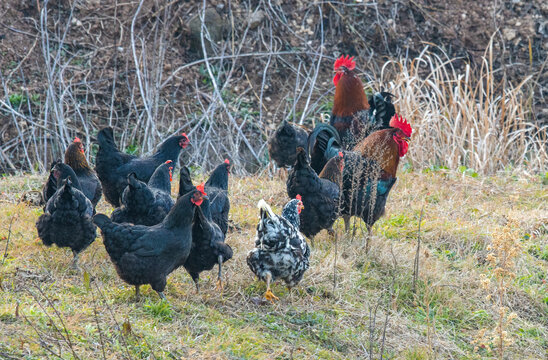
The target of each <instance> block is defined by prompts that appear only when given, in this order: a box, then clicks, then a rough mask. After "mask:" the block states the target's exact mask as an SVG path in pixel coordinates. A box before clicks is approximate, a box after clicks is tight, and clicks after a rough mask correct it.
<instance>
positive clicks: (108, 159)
mask: <svg viewBox="0 0 548 360" xmlns="http://www.w3.org/2000/svg"><path fill="white" fill-rule="evenodd" d="M97 142H98V143H99V150H98V151H97V156H96V158H95V163H96V167H95V171H96V172H97V175H98V176H99V180H101V184H102V186H103V193H104V195H105V199H106V200H107V201H108V202H109V203H110V204H112V206H114V207H118V206H120V196H121V194H122V192H123V191H124V188H125V187H126V185H127V176H128V175H129V174H131V173H135V177H136V178H137V179H138V180H141V181H143V182H145V183H146V182H148V180H149V179H150V177H151V176H152V173H153V172H154V170H156V168H157V167H158V166H160V165H161V164H163V163H165V162H166V161H167V160H171V161H173V163H175V164H176V163H177V161H178V158H179V153H180V152H181V149H184V148H186V147H187V146H188V144H189V140H188V137H187V136H186V134H184V133H183V134H181V135H177V136H171V137H169V138H168V139H167V140H165V141H164V142H163V143H162V144H160V146H159V147H158V150H157V151H156V153H155V154H154V155H152V156H148V157H136V156H134V155H129V154H125V153H123V152H121V151H120V150H118V147H117V146H116V144H115V142H114V135H113V132H112V128H110V127H107V128H104V129H101V131H99V134H97Z"/></svg>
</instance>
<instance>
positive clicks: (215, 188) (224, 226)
mask: <svg viewBox="0 0 548 360" xmlns="http://www.w3.org/2000/svg"><path fill="white" fill-rule="evenodd" d="M228 174H230V161H229V160H228V159H226V160H225V162H224V163H223V164H221V165H219V166H217V167H216V168H215V170H213V173H211V175H210V176H209V179H208V180H207V182H206V183H205V191H206V193H207V194H208V197H209V201H210V208H211V218H212V219H213V221H214V222H215V224H217V225H219V228H220V229H221V231H222V232H223V234H224V235H226V232H227V230H228V212H229V211H230V200H229V199H228Z"/></svg>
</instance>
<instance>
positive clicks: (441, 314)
mask: <svg viewBox="0 0 548 360" xmlns="http://www.w3.org/2000/svg"><path fill="white" fill-rule="evenodd" d="M42 181H43V178H42V177H38V176H31V177H29V176H26V177H5V178H2V180H1V183H0V191H1V193H2V195H1V197H0V201H1V203H2V206H1V209H0V219H2V222H3V223H4V224H7V223H8V222H9V221H10V219H13V227H12V232H11V235H9V236H10V243H9V246H8V252H7V258H6V260H5V262H4V264H3V265H2V266H1V268H0V270H1V272H0V279H1V290H0V293H1V294H2V295H1V299H0V330H1V331H0V357H1V356H7V354H10V355H11V356H12V357H14V358H23V357H26V358H28V359H38V358H46V357H52V358H56V357H58V356H59V357H60V358H63V359H68V358H71V359H72V358H80V359H87V358H103V357H104V358H107V359H120V358H128V359H133V358H151V359H164V358H165V359H169V358H204V359H248V358H249V359H251V358H253V359H274V358H279V359H289V358H302V359H304V358H308V359H312V358H314V359H317V358H324V359H349V358H356V359H358V358H369V351H370V349H372V350H373V353H374V356H373V357H372V358H379V355H380V351H381V347H382V332H383V328H384V325H385V321H386V319H387V318H388V323H387V325H386V339H385V344H384V358H394V359H430V358H486V357H489V356H490V355H489V354H488V353H487V352H486V351H484V350H483V349H479V350H478V352H474V345H473V344H472V341H473V340H474V339H475V338H476V335H477V332H478V330H480V329H482V328H486V327H490V328H493V327H494V326H495V324H496V321H497V319H498V313H497V312H496V309H495V308H493V306H492V305H491V304H490V303H489V302H486V301H485V292H484V290H483V288H482V286H481V281H480V279H481V278H480V276H481V275H482V274H487V275H488V274H490V271H491V269H490V264H489V262H488V261H487V260H486V256H487V246H488V245H489V244H490V243H491V234H492V233H493V232H494V231H495V230H496V229H498V228H500V227H501V226H502V225H504V224H505V223H506V221H507V219H512V220H513V221H515V222H516V224H517V228H518V229H519V234H520V237H521V238H520V243H521V245H522V249H523V250H522V251H521V252H520V254H519V256H518V257H517V258H516V270H515V273H516V277H515V279H514V280H513V281H511V282H510V283H509V284H507V289H508V291H507V303H506V306H507V307H508V309H509V312H515V313H516V314H517V318H515V319H513V321H512V323H511V324H509V326H508V328H507V329H506V330H507V331H508V332H509V333H510V334H511V335H512V337H513V339H514V343H513V344H511V345H509V347H508V348H507V349H505V353H506V354H507V356H509V357H510V358H531V359H533V358H535V359H537V358H542V356H543V354H545V352H546V349H547V347H548V343H547V342H546V340H545V339H546V338H547V336H548V324H547V323H546V318H547V317H546V316H547V308H546V297H547V294H546V290H547V289H546V284H545V283H543V281H545V276H546V274H545V269H546V264H547V262H548V235H547V232H546V222H547V221H548V219H547V214H548V206H547V203H548V202H547V201H546V199H547V198H548V190H547V189H546V187H545V186H542V185H541V184H540V182H539V181H538V179H523V178H515V179H513V178H511V177H509V176H506V177H489V178H486V177H478V178H472V177H469V176H463V175H462V174H458V173H454V172H448V171H437V172H429V173H419V172H411V173H402V174H400V176H399V180H398V182H397V183H396V185H395V187H394V189H393V190H392V192H391V195H390V198H389V201H388V204H387V215H386V216H385V217H383V218H382V219H381V220H379V221H378V223H377V224H376V225H375V227H374V238H373V242H372V248H371V251H370V253H369V254H366V253H365V251H364V250H363V248H362V244H363V241H362V237H361V233H360V231H358V237H357V238H356V239H354V241H352V240H351V239H350V238H349V237H344V236H342V237H341V238H340V240H339V247H338V253H337V254H338V257H337V261H336V266H337V277H338V281H337V287H336V288H335V289H333V264H334V261H335V251H334V246H333V244H332V243H330V242H329V240H328V239H329V237H328V236H327V234H324V233H321V234H320V235H319V236H318V237H317V238H316V247H315V248H314V249H313V253H312V258H311V268H310V269H309V271H308V272H307V273H306V274H305V277H304V279H303V281H302V282H301V284H300V285H299V286H297V287H296V288H295V289H293V290H292V292H291V293H289V292H288V291H287V289H286V288H285V287H284V286H283V285H282V284H275V286H274V287H273V291H274V293H275V294H276V295H278V296H279V297H280V299H281V300H280V301H279V302H278V303H276V304H275V305H256V304H255V303H254V301H252V299H253V298H256V297H260V296H261V295H262V293H263V292H264V291H265V286H264V284H262V283H259V282H257V281H255V280H254V278H253V276H252V273H251V272H250V271H249V269H248V268H247V265H246V263H245V257H246V253H247V251H248V250H249V249H250V248H251V247H252V239H253V237H254V233H255V226H256V221H257V210H256V203H257V201H258V200H259V199H260V198H264V199H265V200H266V201H267V202H269V203H271V204H272V205H273V209H274V210H275V211H280V209H281V207H282V206H283V204H284V203H285V201H286V193H285V186H284V184H283V183H282V182H281V181H280V180H278V179H267V178H259V177H248V178H232V179H231V183H230V197H231V202H232V210H231V214H230V218H231V220H232V222H233V224H234V229H233V230H232V231H231V232H230V233H229V235H228V238H227V242H228V243H229V244H230V245H231V246H232V247H233V249H234V253H235V256H234V258H233V259H232V260H231V261H229V262H228V263H227V266H226V276H227V286H226V289H225V292H224V293H223V294H222V295H221V294H219V293H217V292H216V291H215V274H214V273H213V272H211V273H205V274H203V276H202V278H203V280H202V282H203V283H202V292H201V294H199V295H197V294H196V293H195V289H194V286H193V283H192V280H191V279H190V277H189V276H188V275H187V274H186V273H185V271H184V270H183V269H180V270H178V271H176V272H174V273H173V274H172V275H171V276H170V277H169V278H168V287H167V289H166V295H167V297H168V299H169V300H170V304H165V303H162V302H159V301H158V297H157V295H156V293H155V292H154V291H152V290H151V289H150V288H149V287H148V286H145V287H144V288H143V300H142V301H141V302H140V303H135V302H134V300H133V288H132V287H130V286H128V285H126V284H125V283H123V282H122V281H121V280H120V279H119V278H118V276H117V275H116V272H115V270H114V268H113V266H112V265H111V263H110V261H109V259H108V255H107V254H106V251H105V250H104V247H103V245H102V240H101V239H100V238H98V239H97V240H96V241H95V242H94V243H93V244H92V245H91V246H90V248H89V249H87V250H86V251H85V252H84V253H83V255H82V256H81V264H82V267H83V269H84V270H85V271H86V272H87V273H88V274H90V275H91V279H92V280H91V282H90V283H89V284H88V283H87V282H86V280H85V277H84V275H83V274H78V273H75V272H72V271H71V270H70V269H69V266H70V254H69V252H68V251H66V250H61V249H58V248H46V247H44V246H43V245H42V244H41V242H40V241H39V240H37V238H36V230H35V228H34V222H35V221H36V219H37V217H38V216H39V214H40V213H41V209H39V208H37V207H32V206H29V205H28V204H25V203H17V200H18V198H19V196H20V194H21V192H22V191H24V190H26V189H36V188H38V187H39V186H40V184H41V182H42ZM174 183H175V182H174ZM174 190H175V189H174ZM423 204H424V205H425V213H424V216H423V224H422V229H421V233H422V235H421V238H422V244H423V245H422V250H421V254H420V265H421V266H420V269H421V270H420V276H419V281H418V284H417V293H416V295H414V294H413V293H412V291H411V282H412V269H413V259H414V256H415V247H416V239H417V227H418V221H419V214H420V210H421V207H422V206H423ZM99 211H101V212H106V213H108V212H109V211H110V208H109V207H108V206H107V205H105V203H103V202H102V203H101V205H100V208H99ZM542 226H544V228H543V227H542ZM337 227H338V231H339V233H342V224H341V223H338V224H337ZM543 229H544V230H543ZM527 234H528V235H527ZM7 237H8V231H7V227H3V228H2V230H0V239H2V240H0V249H1V250H2V254H3V250H4V249H5V247H6V242H7V241H6V238H7ZM543 251H544V253H543ZM392 253H393V255H392ZM543 254H544V255H543ZM375 310H376V312H375ZM374 314H376V316H375V327H374V328H372V327H371V323H372V320H373V315H374ZM386 316H387V317H386ZM65 329H66V331H65ZM54 354H55V355H54Z"/></svg>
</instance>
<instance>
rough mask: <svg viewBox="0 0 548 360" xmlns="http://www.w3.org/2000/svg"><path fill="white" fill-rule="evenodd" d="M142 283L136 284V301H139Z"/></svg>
mask: <svg viewBox="0 0 548 360" xmlns="http://www.w3.org/2000/svg"><path fill="white" fill-rule="evenodd" d="M140 286H141V285H135V301H137V302H138V301H139V295H140V291H139V287H140Z"/></svg>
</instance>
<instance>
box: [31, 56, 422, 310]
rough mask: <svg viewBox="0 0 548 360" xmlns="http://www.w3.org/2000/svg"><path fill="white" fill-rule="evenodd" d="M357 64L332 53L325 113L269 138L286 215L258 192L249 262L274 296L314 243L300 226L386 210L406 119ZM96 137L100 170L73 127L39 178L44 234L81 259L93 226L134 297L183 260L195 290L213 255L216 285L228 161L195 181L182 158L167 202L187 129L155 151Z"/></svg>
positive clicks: (316, 226) (227, 251) (224, 255)
mask: <svg viewBox="0 0 548 360" xmlns="http://www.w3.org/2000/svg"><path fill="white" fill-rule="evenodd" d="M355 66H356V65H355V62H354V61H353V58H349V57H348V56H347V57H344V56H341V57H340V58H339V59H337V60H336V61H335V65H334V69H335V73H336V74H335V77H334V79H333V81H334V83H335V87H336V90H335V98H334V102H333V110H332V114H331V120H330V124H324V123H322V124H319V125H317V126H316V127H315V128H314V129H313V130H312V132H311V133H310V134H308V133H307V132H306V131H305V130H303V129H301V128H299V127H296V126H293V125H291V124H289V123H287V122H286V121H284V122H283V123H282V124H281V125H280V127H279V128H278V129H277V130H276V132H275V133H274V134H273V135H272V137H271V138H270V139H269V143H268V145H269V152H270V156H271V158H272V160H274V161H275V162H276V163H277V165H278V166H279V167H281V168H285V167H292V170H291V172H290V173H289V175H288V177H287V193H288V195H289V198H290V200H289V201H288V202H287V204H286V205H285V206H284V208H283V210H282V214H281V215H276V214H275V213H274V212H273V211H272V209H271V208H270V206H269V205H268V204H267V203H266V202H265V201H264V200H260V201H259V203H258V207H259V212H260V219H259V223H258V225H257V235H256V238H255V247H254V248H253V249H252V250H251V251H249V253H248V256H247V264H248V266H249V268H250V269H251V271H252V272H253V273H254V274H255V275H256V276H257V277H258V278H259V279H260V280H262V281H265V282H266V284H267V291H266V293H265V298H266V299H267V300H269V301H271V302H273V301H274V300H277V299H278V298H277V297H276V296H275V295H274V294H273V293H272V291H271V289H270V284H271V282H273V281H275V280H277V279H281V280H284V281H285V283H286V284H287V286H288V287H293V286H295V285H297V284H298V283H299V281H300V280H301V279H302V278H303V275H304V273H305V271H306V270H307V269H308V267H309V258H310V253H311V250H310V247H309V246H308V244H307V242H306V239H305V236H306V237H308V238H310V239H311V240H313V238H314V236H315V235H316V234H317V233H319V232H320V231H321V230H323V229H326V230H328V232H330V233H331V234H333V229H332V226H333V224H334V222H335V220H336V219H337V218H338V217H339V216H342V217H343V219H344V221H345V229H346V231H348V230H349V228H350V226H349V224H350V217H352V216H357V217H360V218H361V219H363V221H364V222H365V224H366V225H367V227H368V230H369V232H370V231H371V226H372V225H373V224H374V223H375V221H377V220H378V219H379V217H380V216H382V214H383V213H384V207H385V204H386V200H387V196H388V194H389V192H390V189H391V188H392V186H393V185H394V183H395V181H396V171H397V167H398V163H399V158H400V157H402V156H404V155H405V153H406V152H407V149H408V142H409V140H410V136H411V132H412V129H411V126H410V125H409V123H408V122H407V121H406V120H405V119H403V118H402V117H400V116H398V115H396V113H395V108H394V105H393V104H392V102H391V96H392V95H391V94H389V93H385V92H381V93H376V94H374V95H373V96H370V97H369V98H368V97H367V96H366V94H365V92H364V90H363V84H362V82H361V80H360V79H359V77H358V76H357V74H356V73H355V71H354V69H355ZM97 142H98V145H99V149H98V152H97V156H96V166H95V171H94V170H93V169H92V168H91V167H90V166H89V164H88V162H87V160H86V157H85V155H84V148H83V146H82V143H81V141H80V139H78V138H76V139H75V140H74V142H73V143H72V144H71V145H70V146H69V147H68V148H67V150H66V153H65V161H64V163H63V162H61V161H59V160H58V161H55V162H53V163H52V165H51V171H50V175H49V178H48V180H47V182H46V184H45V185H44V188H43V198H44V200H45V206H44V214H43V215H41V216H40V217H39V219H38V221H37V222H36V228H37V230H38V235H39V237H40V239H42V242H43V243H44V244H45V245H47V246H51V245H52V244H56V245H57V246H59V247H69V248H70V249H71V250H72V251H73V254H74V260H73V266H74V267H76V268H77V267H78V254H79V253H80V252H82V251H83V250H85V249H86V248H87V247H88V246H89V245H90V244H91V243H92V242H93V241H94V240H95V238H96V227H99V228H100V229H101V233H102V236H103V243H104V246H105V249H106V251H107V252H108V254H109V256H110V259H111V261H112V263H113V264H114V266H115V268H116V271H117V272H118V275H119V276H120V278H122V279H123V280H124V281H125V282H127V283H128V284H131V285H134V286H135V294H136V297H137V298H139V287H140V285H144V284H149V285H150V286H151V287H152V289H154V290H155V291H156V292H158V294H159V296H160V297H161V298H162V299H165V296H164V293H163V291H164V289H165V287H166V281H167V280H166V279H167V276H168V275H169V274H170V273H171V272H172V271H174V270H175V269H177V268H179V267H184V268H185V269H186V271H187V272H188V273H189V275H190V276H191V277H192V279H193V280H194V282H195V284H196V289H197V291H199V276H200V273H201V272H203V271H207V270H211V269H212V268H213V267H214V266H215V265H218V267H219V270H218V281H217V285H218V287H220V288H221V289H222V286H223V284H222V264H223V263H224V262H226V261H227V260H230V259H231V258H232V256H233V252H232V249H231V247H230V246H229V245H227V244H226V243H225V237H226V234H227V231H228V215H229V211H230V201H229V197H228V179H229V174H230V169H231V164H230V161H229V160H228V159H226V160H225V161H224V162H223V163H222V164H220V165H219V166H217V167H216V168H215V170H214V171H213V173H212V174H211V175H210V178H209V180H208V181H207V182H205V184H204V183H202V184H199V185H197V186H195V185H193V183H192V179H191V176H190V172H189V170H188V168H187V167H185V166H183V167H181V169H180V173H179V174H180V180H179V191H178V196H177V200H176V201H174V200H173V199H172V197H171V181H172V178H173V169H174V166H175V164H178V158H179V154H180V152H181V150H182V149H185V148H186V147H187V146H188V145H189V140H188V137H187V136H186V135H185V134H184V133H183V134H181V135H177V136H171V137H169V138H168V139H167V140H165V141H164V142H163V143H162V144H161V145H160V146H159V148H158V150H157V152H156V153H155V154H154V155H152V156H150V157H136V156H133V155H129V154H126V153H123V152H121V151H120V150H119V149H118V147H117V145H116V143H115V141H114V134H113V130H112V128H104V129H102V130H101V131H99V133H98V136H97ZM103 194H104V196H105V199H106V201H108V202H109V203H110V204H111V205H112V206H114V207H115V209H114V211H113V212H112V214H111V216H110V217H108V216H106V215H104V214H96V211H95V207H96V205H97V203H98V201H99V200H100V198H101V195H103ZM368 238H369V237H368ZM368 247H369V245H368V243H367V245H366V248H368Z"/></svg>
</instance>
